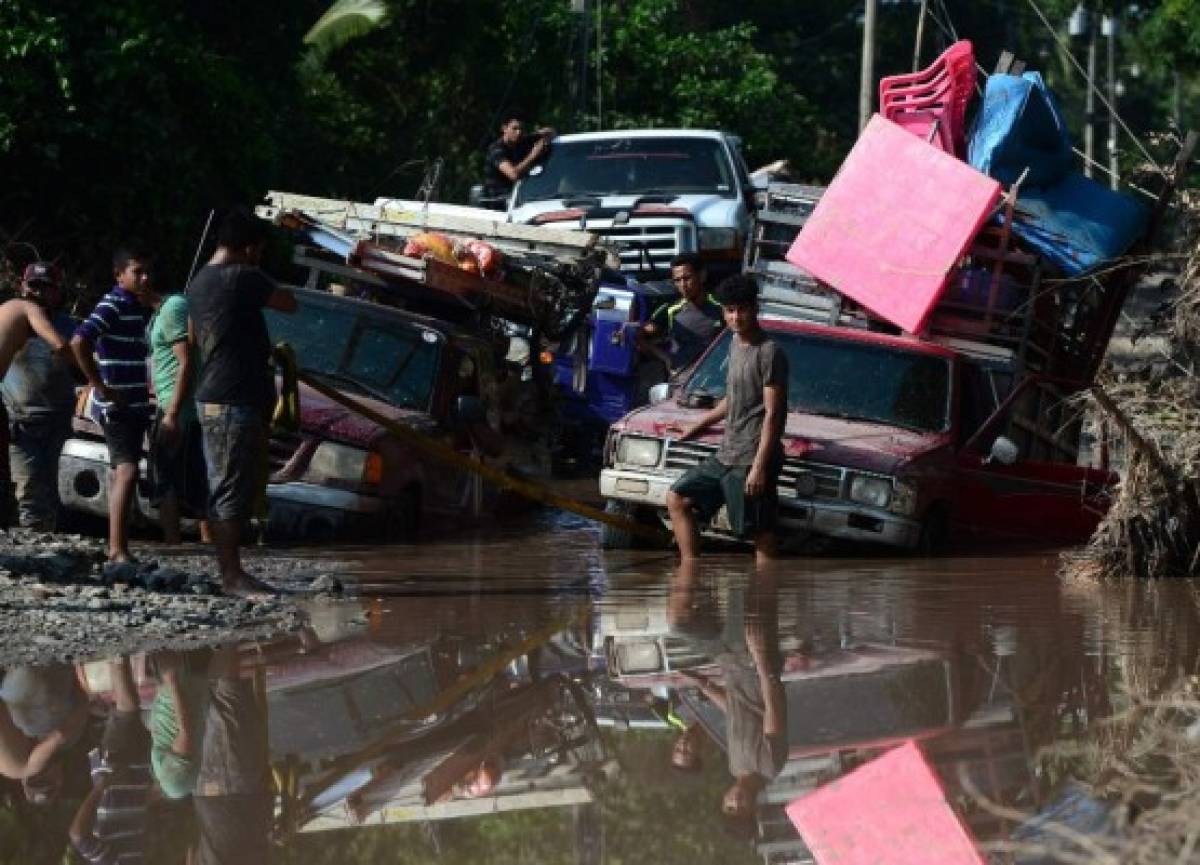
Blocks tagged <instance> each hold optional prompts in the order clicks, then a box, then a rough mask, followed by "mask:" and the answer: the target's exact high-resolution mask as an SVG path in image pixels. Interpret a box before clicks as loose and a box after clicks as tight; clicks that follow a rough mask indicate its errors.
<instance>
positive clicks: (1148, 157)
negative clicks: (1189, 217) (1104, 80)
mask: <svg viewBox="0 0 1200 865" xmlns="http://www.w3.org/2000/svg"><path fill="white" fill-rule="evenodd" d="M1029 5H1030V6H1031V7H1033V11H1034V12H1036V13H1037V16H1038V18H1040V19H1042V24H1044V25H1045V27H1046V29H1047V30H1049V31H1050V35H1051V36H1053V37H1054V41H1055V42H1057V43H1058V47H1059V48H1061V49H1062V51H1063V53H1065V54H1066V55H1067V59H1068V60H1070V61H1071V64H1072V65H1073V66H1074V67H1075V71H1077V72H1078V73H1079V75H1080V76H1081V77H1082V78H1083V80H1084V81H1086V82H1087V86H1088V87H1089V88H1091V89H1092V90H1093V91H1095V94H1096V97H1097V98H1098V99H1099V100H1100V102H1101V103H1102V104H1103V105H1104V107H1105V108H1107V109H1108V110H1109V112H1110V114H1111V115H1112V117H1113V119H1114V120H1116V121H1117V123H1119V124H1120V125H1121V128H1122V129H1123V130H1124V131H1125V134H1126V135H1128V136H1129V137H1130V138H1132V139H1133V143H1134V144H1136V145H1137V147H1138V150H1140V151H1141V152H1142V156H1144V157H1145V158H1146V161H1147V162H1149V163H1150V164H1151V165H1153V166H1154V169H1155V170H1156V171H1157V172H1158V173H1159V174H1161V175H1163V176H1164V177H1166V176H1167V171H1166V170H1165V169H1164V168H1163V167H1162V166H1161V165H1159V164H1158V162H1156V161H1155V159H1154V157H1153V156H1151V155H1150V151H1149V150H1147V149H1146V147H1145V146H1144V145H1143V144H1142V140H1141V139H1140V138H1138V137H1137V136H1136V135H1134V134H1133V130H1132V129H1130V128H1129V126H1128V124H1126V123H1125V121H1124V119H1123V118H1122V117H1121V115H1120V114H1118V113H1117V109H1116V108H1114V107H1113V105H1112V103H1110V102H1109V101H1108V99H1107V98H1105V96H1104V94H1103V93H1102V92H1101V90H1100V88H1099V87H1097V86H1096V84H1095V82H1094V81H1092V79H1091V78H1089V77H1088V74H1087V70H1086V69H1084V68H1083V66H1082V64H1080V62H1079V61H1078V60H1077V59H1076V58H1075V55H1074V54H1072V53H1071V46H1070V45H1069V44H1067V43H1066V42H1065V41H1064V40H1063V38H1062V37H1061V36H1059V35H1058V31H1057V30H1055V29H1054V27H1053V25H1052V24H1051V23H1050V21H1049V19H1047V18H1046V15H1045V13H1043V12H1042V10H1041V8H1040V7H1039V6H1038V5H1037V0H1029Z"/></svg>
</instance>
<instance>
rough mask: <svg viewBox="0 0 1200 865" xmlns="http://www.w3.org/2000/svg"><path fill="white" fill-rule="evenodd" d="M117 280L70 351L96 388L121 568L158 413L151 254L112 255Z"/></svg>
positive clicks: (133, 249)
mask: <svg viewBox="0 0 1200 865" xmlns="http://www.w3.org/2000/svg"><path fill="white" fill-rule="evenodd" d="M113 277H114V278H115V279H116V283H117V284H116V285H114V286H113V288H112V290H111V291H109V292H108V294H106V295H104V297H102V298H100V302H99V303H97V304H96V308H95V309H94V310H92V314H91V315H89V316H88V317H87V318H86V319H84V321H83V323H82V324H81V325H79V327H78V328H76V329H75V335H74V336H73V337H72V338H71V350H72V351H73V352H74V353H75V361H76V363H78V364H79V368H80V369H81V370H83V374H84V375H85V376H87V380H88V382H89V383H90V384H91V385H92V393H93V394H94V395H95V398H94V402H95V405H96V408H97V409H99V411H100V419H99V420H100V428H101V429H102V430H103V431H104V443H105V444H106V445H108V465H109V468H110V469H111V471H110V472H109V483H108V561H109V562H110V563H112V565H114V566H116V565H120V564H122V563H125V562H131V561H133V556H132V554H131V553H130V552H129V511H130V507H131V505H132V504H133V494H134V487H135V486H136V485H137V479H138V462H139V461H140V460H141V458H142V439H144V438H145V436H146V428H147V427H148V426H149V425H150V417H151V415H152V414H153V413H154V406H153V405H152V404H151V403H150V384H149V378H148V376H147V374H146V355H147V354H148V352H149V349H148V347H147V345H146V322H147V321H149V319H150V308H149V303H148V301H147V296H148V294H149V291H150V255H149V253H147V252H146V251H145V250H142V249H140V248H138V247H137V246H136V245H130V246H126V247H122V248H121V249H118V250H117V251H116V253H115V254H114V255H113ZM93 351H95V356H94V357H93V355H92V352H93Z"/></svg>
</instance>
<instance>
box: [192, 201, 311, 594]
mask: <svg viewBox="0 0 1200 865" xmlns="http://www.w3.org/2000/svg"><path fill="white" fill-rule="evenodd" d="M266 240H267V227H266V224H265V223H264V222H262V221H261V220H259V219H257V218H256V217H255V216H254V215H253V214H251V213H250V211H249V210H246V209H245V208H241V207H239V208H235V209H233V210H231V211H230V212H229V213H228V214H227V215H226V217H225V219H224V221H223V222H222V223H221V227H220V229H219V230H218V234H217V251H216V252H215V253H214V254H213V257H212V258H211V259H210V260H209V262H208V264H207V265H205V267H203V268H201V270H200V272H199V273H198V274H196V278H195V279H194V280H193V281H192V284H191V286H190V287H189V289H188V302H189V311H190V316H191V327H190V337H191V340H192V342H193V343H194V344H195V346H196V348H197V350H198V353H199V358H200V376H199V380H198V383H197V385H196V408H197V410H198V412H199V415H200V429H201V432H202V435H203V443H204V458H205V461H206V462H207V463H208V483H209V503H208V505H209V510H208V515H209V520H210V521H211V523H212V531H213V539H214V541H215V543H216V547H217V562H218V565H219V566H220V570H221V586H222V588H223V589H224V590H225V591H226V592H227V593H230V594H238V595H262V594H264V593H267V592H269V591H270V589H269V588H268V587H267V586H265V585H264V584H263V583H261V582H259V581H258V580H256V579H254V578H253V577H251V576H250V575H249V574H247V573H246V572H245V571H244V570H242V562H241V554H240V553H239V551H238V544H239V541H240V540H241V532H242V525H243V523H244V522H245V521H246V520H247V519H248V518H249V517H250V516H251V513H250V511H251V508H252V506H253V503H254V496H255V490H256V487H257V483H256V481H257V477H258V473H259V471H260V468H261V465H262V463H263V460H264V455H265V448H266V445H267V435H268V433H269V424H270V420H271V412H272V410H273V408H274V404H275V379H274V376H273V375H272V373H271V368H270V360H271V341H270V337H269V336H268V334H267V323H266V320H265V319H264V318H263V314H262V310H263V308H264V307H267V306H269V307H271V308H272V309H276V310H279V311H280V312H293V311H294V310H295V309H296V298H295V297H294V296H293V295H292V293H291V292H290V291H287V290H285V289H281V288H279V287H278V286H276V285H275V282H274V281H273V280H272V279H271V278H270V277H268V276H267V275H266V274H265V273H263V272H262V271H261V270H260V269H259V268H258V264H259V262H260V261H261V260H262V253H263V247H264V246H265V245H266Z"/></svg>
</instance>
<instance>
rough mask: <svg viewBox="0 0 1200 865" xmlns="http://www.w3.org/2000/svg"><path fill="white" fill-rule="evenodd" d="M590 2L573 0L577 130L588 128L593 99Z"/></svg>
mask: <svg viewBox="0 0 1200 865" xmlns="http://www.w3.org/2000/svg"><path fill="white" fill-rule="evenodd" d="M589 5H590V4H589V3H588V0H571V7H570V8H571V13H572V14H573V15H574V16H575V58H574V66H575V68H574V74H573V75H572V81H571V84H572V88H573V90H574V93H573V94H572V96H573V97H574V99H573V100H572V101H573V102H574V103H575V104H574V110H573V112H572V113H573V114H574V115H575V128H576V129H584V128H586V120H587V115H588V102H589V100H590V99H591V88H590V87H589V85H588V72H589V70H590V69H591V58H590V57H589V56H588V55H589V53H590V49H591V35H592V34H591V29H592V28H591V16H590V15H589V14H588V13H589V12H590V9H589V8H588V7H589Z"/></svg>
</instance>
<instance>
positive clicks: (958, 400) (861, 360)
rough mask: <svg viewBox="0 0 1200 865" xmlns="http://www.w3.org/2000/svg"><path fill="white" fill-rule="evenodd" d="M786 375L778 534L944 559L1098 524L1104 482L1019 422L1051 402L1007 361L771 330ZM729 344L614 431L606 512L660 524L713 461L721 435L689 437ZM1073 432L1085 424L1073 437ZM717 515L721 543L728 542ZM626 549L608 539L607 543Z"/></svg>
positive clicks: (896, 342) (840, 335)
mask: <svg viewBox="0 0 1200 865" xmlns="http://www.w3.org/2000/svg"><path fill="white" fill-rule="evenodd" d="M764 325H765V327H766V328H767V331H768V332H769V334H770V335H771V337H772V338H774V339H776V340H777V341H779V343H780V344H781V346H782V347H783V348H784V349H785V350H786V351H787V354H788V358H789V361H790V365H791V381H790V386H789V413H788V419H787V425H786V430H785V433H784V448H785V452H786V457H787V458H786V461H785V464H784V468H783V473H782V476H781V478H780V505H781V512H780V513H781V530H782V533H783V535H784V537H785V539H786V538H791V537H796V536H798V535H799V536H803V535H804V534H812V535H817V536H825V537H831V538H838V539H843V540H850V541H859V542H863V541H866V542H874V543H881V544H887V545H892V546H898V547H907V548H920V549H926V550H928V549H933V548H936V547H938V546H939V545H940V544H941V543H942V542H943V541H945V540H947V538H948V537H950V535H951V534H953V536H954V537H955V538H959V537H962V536H963V535H970V536H976V537H991V538H997V539H999V538H1025V539H1031V540H1039V541H1070V540H1079V539H1082V538H1084V537H1085V536H1086V535H1087V534H1088V533H1089V532H1090V531H1091V530H1092V528H1094V526H1095V523H1096V521H1097V520H1098V518H1099V515H1100V513H1102V509H1103V506H1104V501H1103V490H1104V487H1105V486H1107V485H1108V484H1109V483H1111V481H1112V480H1113V478H1112V476H1111V475H1110V473H1109V472H1107V471H1100V470H1096V469H1092V468H1087V467H1084V466H1079V465H1076V456H1075V449H1074V448H1073V447H1071V446H1070V443H1069V442H1059V443H1057V444H1056V443H1054V442H1047V441H1046V440H1045V437H1044V436H1040V435H1038V434H1036V432H1033V433H1031V432H1030V431H1029V430H1028V429H1026V428H1025V427H1024V425H1023V424H1022V419H1023V418H1026V417H1028V416H1029V413H1030V410H1031V409H1030V403H1031V402H1032V401H1033V400H1037V399H1042V398H1043V397H1044V393H1043V392H1042V390H1043V389H1042V388H1041V386H1040V384H1039V379H1037V378H1036V377H1026V378H1024V379H1021V380H1020V382H1019V383H1017V384H1015V385H1014V376H1013V374H1012V372H1011V370H1010V368H1009V365H1008V364H1005V363H1003V362H991V361H988V360H986V359H984V358H981V357H979V356H973V355H968V354H966V353H963V352H959V351H956V350H953V349H951V348H948V347H945V346H943V345H939V344H935V343H931V342H926V341H922V340H917V339H914V338H911V337H903V336H890V335H885V334H881V333H876V332H871V331H867V330H856V329H851V328H846V327H829V326H823V325H818V324H812V323H807V322H799V321H782V320H773V319H767V320H765V321H764ZM729 340H730V336H729V334H728V333H726V334H723V335H722V336H721V337H720V338H719V339H718V340H717V341H716V342H715V343H714V344H713V346H712V347H711V348H710V349H709V351H708V353H707V354H706V355H705V356H704V358H703V359H702V360H701V361H700V363H699V364H698V365H697V367H696V368H695V370H694V372H693V373H692V375H691V376H690V377H689V378H688V379H687V381H686V382H685V383H684V384H683V385H682V387H681V388H680V389H679V390H678V391H677V392H676V393H675V394H674V395H673V396H672V397H671V398H670V399H668V400H666V401H663V402H660V403H658V404H656V405H652V406H648V407H646V408H642V409H639V410H637V411H635V412H632V413H631V414H629V415H628V416H626V417H625V418H624V419H622V420H621V421H620V422H618V423H617V424H615V425H614V426H613V428H612V431H611V433H610V435H609V440H608V444H607V447H606V449H605V468H604V470H603V472H602V474H601V478H600V486H601V492H602V494H603V495H604V496H605V498H606V499H607V500H608V502H609V509H610V510H614V511H622V512H626V513H631V514H634V515H637V516H641V517H645V518H651V519H654V518H660V519H665V509H664V504H665V498H666V493H667V490H668V489H669V488H670V485H671V483H672V482H673V481H674V479H675V478H676V477H678V476H679V475H680V474H681V473H682V472H683V471H684V470H686V469H687V468H688V467H690V466H692V465H695V464H696V463H698V462H699V461H700V460H702V459H704V458H705V457H707V456H709V455H711V454H712V453H714V452H715V450H716V446H717V444H718V443H719V441H720V435H721V430H720V429H719V428H717V429H713V430H710V431H709V432H708V433H707V434H706V435H704V436H702V437H701V438H699V439H698V440H694V441H688V442H680V441H677V440H674V439H672V438H669V437H668V436H667V435H666V434H665V432H664V431H665V430H666V429H667V428H668V426H669V425H671V424H672V423H682V424H687V423H689V422H690V421H692V420H694V419H695V417H697V416H699V414H700V413H701V412H702V411H703V410H704V409H705V407H707V406H711V405H712V404H713V402H714V401H715V400H717V399H719V398H720V397H721V396H722V395H723V393H724V387H725V369H726V358H727V355H728V351H729ZM1077 434H1078V427H1077V425H1076V426H1075V435H1076V437H1077ZM721 523H722V515H721V514H718V516H717V517H716V519H715V520H714V524H713V526H712V527H711V528H710V533H713V534H717V535H720V534H721V533H722V526H721ZM629 540H630V539H629V538H628V537H626V536H623V535H622V534H621V533H619V532H615V531H610V532H608V533H607V535H606V542H607V543H608V544H609V545H610V546H620V545H623V544H624V543H626V542H628V541H629Z"/></svg>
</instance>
